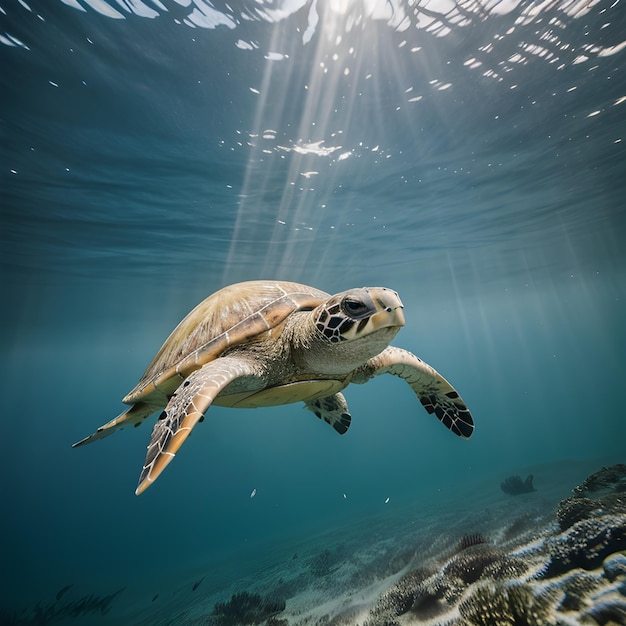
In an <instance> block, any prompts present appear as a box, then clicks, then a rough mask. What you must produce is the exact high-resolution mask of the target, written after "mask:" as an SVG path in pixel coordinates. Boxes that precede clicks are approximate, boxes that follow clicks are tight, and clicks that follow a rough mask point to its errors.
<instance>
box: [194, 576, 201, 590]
mask: <svg viewBox="0 0 626 626" xmlns="http://www.w3.org/2000/svg"><path fill="white" fill-rule="evenodd" d="M203 580H204V576H203V577H202V578H201V579H200V580H199V581H198V582H197V583H194V584H193V589H192V591H195V590H196V589H197V588H198V587H199V586H200V583H201V582H202V581H203Z"/></svg>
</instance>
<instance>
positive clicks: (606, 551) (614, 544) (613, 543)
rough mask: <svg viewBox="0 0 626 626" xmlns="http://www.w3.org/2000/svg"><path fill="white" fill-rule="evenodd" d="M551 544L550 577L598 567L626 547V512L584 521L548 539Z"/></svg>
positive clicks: (548, 573) (547, 570)
mask: <svg viewBox="0 0 626 626" xmlns="http://www.w3.org/2000/svg"><path fill="white" fill-rule="evenodd" d="M548 546H549V549H550V562H549V563H548V566H547V568H546V571H545V575H546V576H547V577H551V576H557V575H559V574H562V573H564V572H567V571H569V570H571V569H575V568H582V569H585V570H592V569H595V568H597V567H600V566H601V565H602V561H603V560H604V559H605V558H606V557H607V556H609V555H610V554H613V553H614V552H620V551H621V550H625V549H626V515H603V516H601V517H597V518H591V519H585V520H581V521H580V522H576V524H574V525H573V526H572V527H571V528H570V529H569V530H568V531H567V532H565V533H563V534H562V535H560V536H558V537H555V538H551V539H549V540H548Z"/></svg>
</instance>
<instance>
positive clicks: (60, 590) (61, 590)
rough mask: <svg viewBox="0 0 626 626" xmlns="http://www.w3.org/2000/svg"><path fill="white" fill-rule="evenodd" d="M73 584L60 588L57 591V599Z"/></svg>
mask: <svg viewBox="0 0 626 626" xmlns="http://www.w3.org/2000/svg"><path fill="white" fill-rule="evenodd" d="M73 586H74V585H73V584H72V585H65V587H63V588H62V589H59V590H58V591H57V600H60V599H61V598H62V597H63V596H64V595H65V594H66V593H67V592H68V591H69V590H70V589H71V588H72V587H73Z"/></svg>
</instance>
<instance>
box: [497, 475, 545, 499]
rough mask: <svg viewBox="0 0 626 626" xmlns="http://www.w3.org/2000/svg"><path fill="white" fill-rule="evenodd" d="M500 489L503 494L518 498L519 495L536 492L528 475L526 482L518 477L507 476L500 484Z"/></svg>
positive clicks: (530, 476) (531, 478) (531, 477)
mask: <svg viewBox="0 0 626 626" xmlns="http://www.w3.org/2000/svg"><path fill="white" fill-rule="evenodd" d="M500 489H502V491H504V493H508V494H509V495H511V496H518V495H520V494H521V493H531V492H532V491H537V490H536V489H535V488H534V487H533V475H532V474H529V475H528V476H527V477H526V480H522V479H521V478H520V477H519V476H509V477H508V478H505V479H504V480H503V481H502V483H501V484H500Z"/></svg>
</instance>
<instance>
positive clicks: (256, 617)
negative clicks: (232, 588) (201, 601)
mask: <svg viewBox="0 0 626 626" xmlns="http://www.w3.org/2000/svg"><path fill="white" fill-rule="evenodd" d="M285 606H286V602H285V600H283V599H278V598H263V597H262V596H261V595H259V594H258V593H248V592H247V591H242V592H240V593H234V594H233V595H232V597H231V599H230V600H229V601H228V602H218V603H217V604H216V605H215V606H214V607H213V612H212V613H211V617H212V618H213V620H212V621H211V622H210V623H215V624H218V625H219V626H241V625H242V624H261V623H262V622H264V621H266V620H268V618H269V619H271V618H274V617H275V616H276V615H277V614H278V613H281V612H282V611H284V610H285ZM273 623H274V624H277V621H276V620H273Z"/></svg>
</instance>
